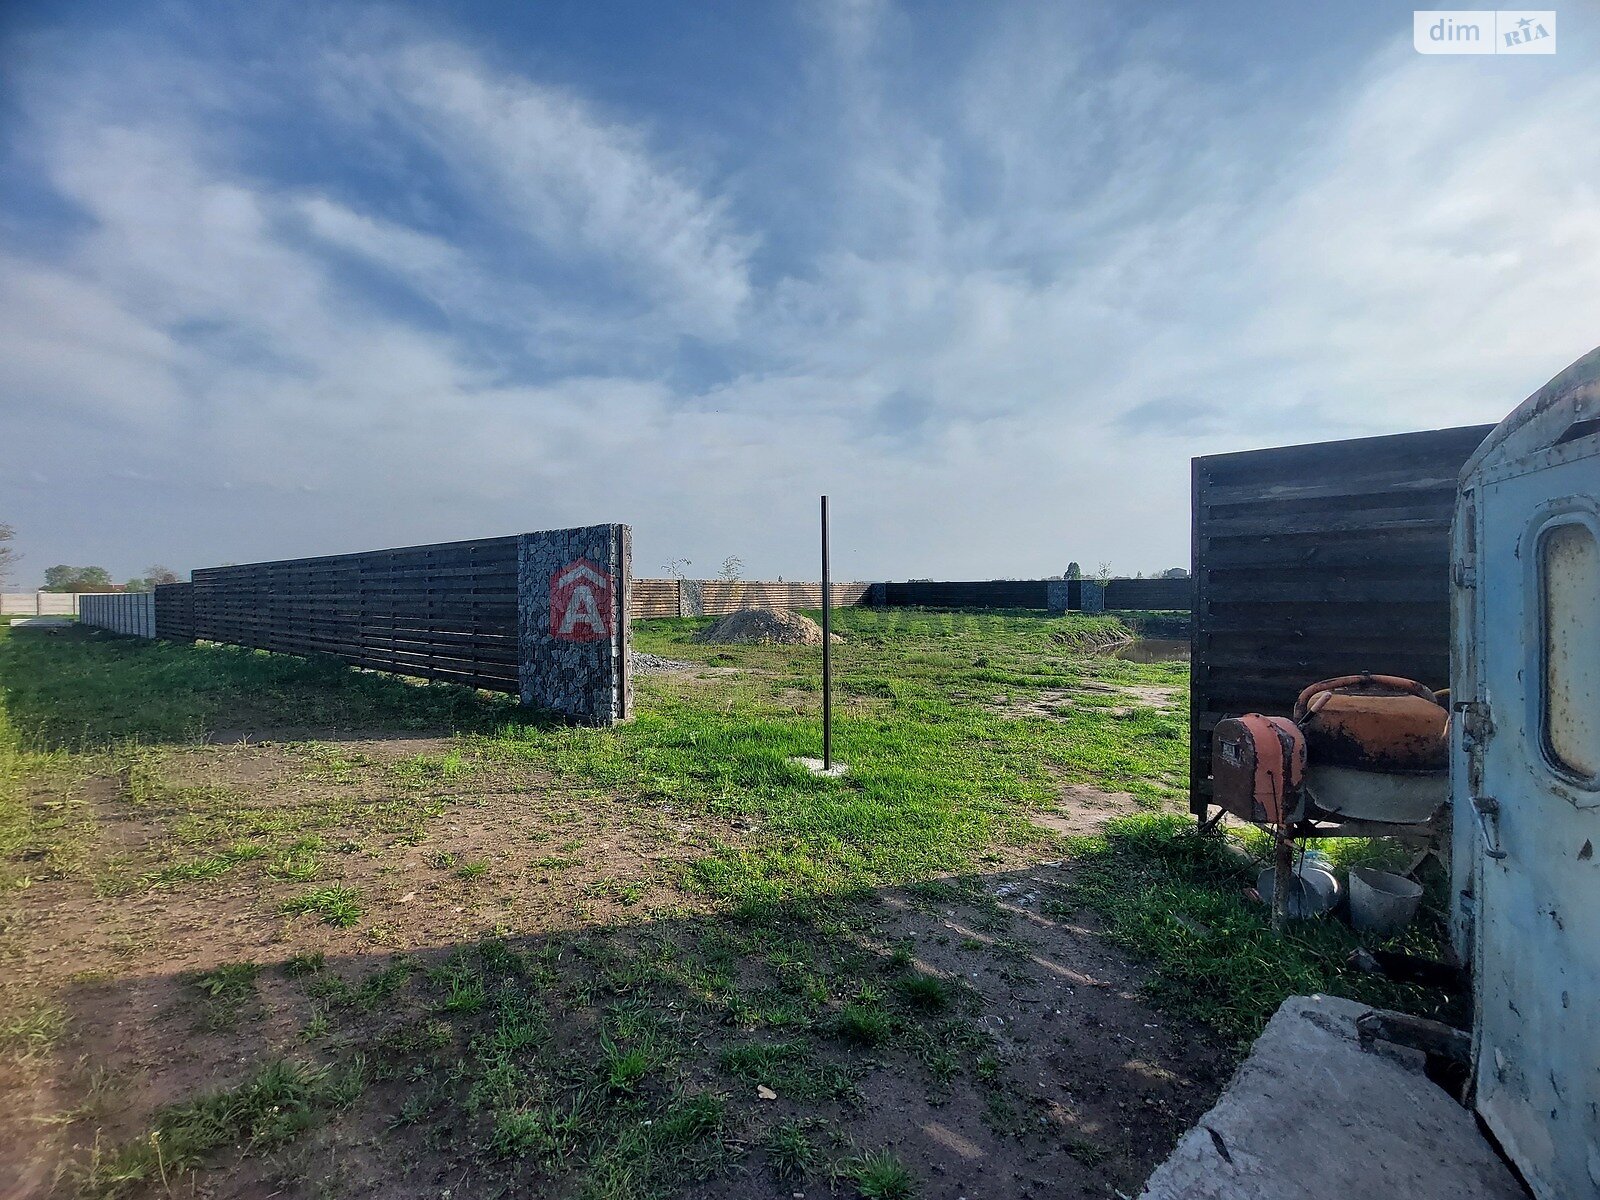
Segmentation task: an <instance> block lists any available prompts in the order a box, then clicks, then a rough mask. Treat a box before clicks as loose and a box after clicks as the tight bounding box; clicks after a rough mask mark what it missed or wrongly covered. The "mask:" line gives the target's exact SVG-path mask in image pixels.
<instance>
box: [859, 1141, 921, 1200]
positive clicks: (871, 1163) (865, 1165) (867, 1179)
mask: <svg viewBox="0 0 1600 1200" xmlns="http://www.w3.org/2000/svg"><path fill="white" fill-rule="evenodd" d="M841 1174H842V1175H843V1176H844V1177H845V1178H846V1179H848V1180H850V1182H852V1183H853V1184H855V1185H856V1189H857V1190H858V1191H859V1192H860V1193H861V1195H862V1197H863V1198H864V1200H910V1197H912V1196H914V1195H916V1193H917V1184H916V1180H915V1179H914V1178H913V1177H912V1175H911V1172H910V1171H908V1170H906V1168H905V1167H904V1166H903V1165H902V1164H901V1162H900V1160H899V1159H898V1158H896V1157H895V1156H894V1155H893V1154H890V1153H889V1152H888V1151H887V1150H878V1151H875V1152H873V1153H871V1154H863V1155H861V1156H860V1157H857V1158H852V1159H848V1160H847V1161H846V1162H845V1163H844V1164H843V1165H842V1170H841Z"/></svg>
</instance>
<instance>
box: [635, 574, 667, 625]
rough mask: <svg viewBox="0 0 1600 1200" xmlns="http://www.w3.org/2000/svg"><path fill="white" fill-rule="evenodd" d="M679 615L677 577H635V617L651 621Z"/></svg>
mask: <svg viewBox="0 0 1600 1200" xmlns="http://www.w3.org/2000/svg"><path fill="white" fill-rule="evenodd" d="M677 615H678V581H677V580H676V579H635V580H634V581H633V619H634V620H636V621H649V620H654V619H655V618H657V617H675V616H677Z"/></svg>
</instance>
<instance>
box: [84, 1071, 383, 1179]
mask: <svg viewBox="0 0 1600 1200" xmlns="http://www.w3.org/2000/svg"><path fill="white" fill-rule="evenodd" d="M365 1086H366V1075H365V1064H364V1063H363V1062H361V1061H359V1060H357V1061H354V1062H352V1063H350V1064H348V1065H347V1066H345V1067H344V1068H342V1069H340V1070H337V1071H335V1070H334V1069H332V1068H330V1067H327V1066H313V1065H310V1064H307V1063H303V1062H298V1061H295V1060H293V1059H278V1060H275V1061H272V1062H268V1063H266V1064H265V1065H263V1066H262V1067H260V1068H259V1069H258V1070H257V1071H256V1072H255V1073H254V1074H252V1075H251V1076H250V1077H249V1078H247V1079H246V1080H245V1081H244V1082H242V1083H240V1084H239V1085H237V1086H236V1087H233V1088H228V1089H225V1090H222V1091H216V1092H211V1093H208V1094H206V1095H204V1096H201V1097H199V1098H198V1099H195V1100H191V1101H189V1102H187V1103H184V1104H178V1105H173V1106H172V1107H170V1108H166V1109H164V1110H162V1112H161V1113H160V1114H159V1115H158V1116H157V1117H156V1119H155V1121H154V1122H153V1124H152V1125H151V1127H150V1130H149V1132H148V1133H146V1134H145V1135H144V1136H143V1137H141V1138H139V1139H137V1140H135V1141H133V1142H130V1143H128V1144H127V1145H124V1146H122V1147H120V1148H118V1149H116V1150H114V1151H111V1152H110V1153H107V1154H104V1155H102V1154H100V1153H98V1152H97V1153H96V1155H95V1156H94V1158H93V1159H91V1161H90V1162H89V1164H88V1166H87V1167H86V1169H85V1171H84V1174H83V1177H82V1179H81V1180H80V1182H81V1185H82V1190H83V1192H84V1194H86V1195H89V1196H96V1197H104V1198H110V1197H116V1196H121V1195H124V1194H126V1193H128V1192H130V1191H132V1190H135V1189H136V1188H138V1187H139V1186H140V1185H147V1184H152V1183H158V1182H159V1183H161V1184H162V1185H163V1186H164V1187H170V1186H171V1185H172V1184H173V1183H175V1182H176V1181H177V1180H178V1179H180V1178H181V1177H182V1176H184V1175H185V1174H187V1173H188V1172H190V1171H192V1170H194V1169H195V1168H196V1167H198V1166H200V1165H201V1164H202V1163H204V1162H205V1161H206V1160H207V1159H208V1158H209V1157H210V1156H211V1155H212V1154H214V1153H215V1152H216V1151H218V1150H221V1149H223V1148H224V1147H234V1146H237V1147H239V1148H240V1149H241V1150H242V1152H243V1153H244V1154H246V1155H252V1154H262V1153H265V1152H267V1151H269V1150H272V1149H273V1148H275V1147H277V1146H280V1145H282V1144H283V1143H285V1142H287V1141H290V1140H291V1139H293V1138H294V1137H296V1136H298V1135H299V1134H301V1133H303V1132H304V1131H305V1130H307V1129H309V1128H311V1127H312V1126H313V1125H314V1124H316V1123H317V1121H319V1120H320V1119H321V1118H322V1117H323V1116H325V1115H326V1114H328V1113H331V1112H334V1111H337V1110H338V1109H342V1108H346V1107H348V1106H349V1105H351V1104H353V1103H354V1102H355V1101H356V1100H357V1099H358V1098H359V1097H360V1095H361V1093H362V1091H363V1090H364V1088H365Z"/></svg>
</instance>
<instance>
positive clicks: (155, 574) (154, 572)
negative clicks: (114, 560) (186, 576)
mask: <svg viewBox="0 0 1600 1200" xmlns="http://www.w3.org/2000/svg"><path fill="white" fill-rule="evenodd" d="M182 582H183V580H182V579H180V578H178V573H177V572H176V571H174V570H173V569H172V568H171V567H163V566H160V565H159V564H158V565H156V566H153V567H146V568H145V569H144V574H143V575H135V576H134V577H133V578H132V579H130V580H128V583H127V586H126V587H124V588H123V591H126V592H153V591H155V590H156V588H158V587H160V586H161V585H162V584H165V583H182Z"/></svg>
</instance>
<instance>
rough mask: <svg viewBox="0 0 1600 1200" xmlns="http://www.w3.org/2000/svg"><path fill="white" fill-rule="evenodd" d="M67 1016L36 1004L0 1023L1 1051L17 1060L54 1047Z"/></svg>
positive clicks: (41, 1004)
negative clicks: (3, 1050) (6, 1052)
mask: <svg viewBox="0 0 1600 1200" xmlns="http://www.w3.org/2000/svg"><path fill="white" fill-rule="evenodd" d="M66 1027H67V1016H66V1014H65V1013H64V1012H62V1011H61V1009H59V1008H57V1007H56V1006H55V1005H53V1004H48V1003H38V1004H35V1005H33V1006H31V1007H30V1008H28V1009H27V1011H25V1012H23V1013H21V1014H19V1015H17V1016H14V1017H10V1018H8V1019H7V1020H6V1021H5V1022H4V1023H3V1024H0V1048H3V1049H5V1050H7V1051H9V1052H11V1053H13V1054H15V1055H16V1056H17V1057H19V1058H34V1057H36V1056H38V1055H40V1054H43V1053H45V1052H47V1051H48V1050H49V1049H50V1048H51V1047H52V1046H54V1045H55V1044H56V1039H58V1038H59V1037H60V1036H61V1034H62V1032H63V1031H64V1030H65V1029H66Z"/></svg>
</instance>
